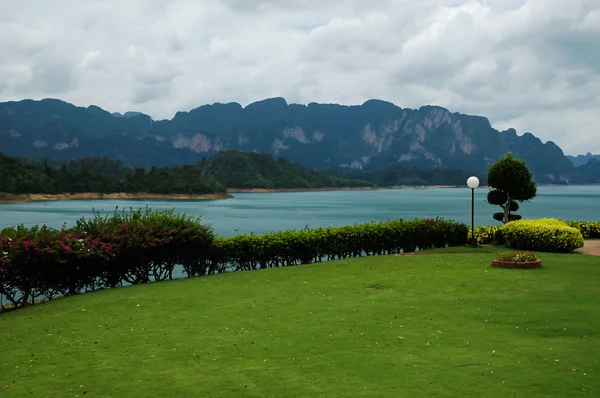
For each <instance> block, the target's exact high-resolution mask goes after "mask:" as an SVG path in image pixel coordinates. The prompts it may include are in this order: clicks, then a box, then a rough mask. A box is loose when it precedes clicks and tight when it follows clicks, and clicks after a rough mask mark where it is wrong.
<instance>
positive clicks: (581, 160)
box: [567, 152, 600, 167]
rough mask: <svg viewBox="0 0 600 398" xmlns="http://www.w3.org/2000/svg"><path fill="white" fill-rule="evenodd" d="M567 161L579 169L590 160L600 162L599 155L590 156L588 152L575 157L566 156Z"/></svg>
mask: <svg viewBox="0 0 600 398" xmlns="http://www.w3.org/2000/svg"><path fill="white" fill-rule="evenodd" d="M567 159H569V161H570V162H571V163H573V166H575V167H579V166H583V165H585V164H586V163H587V162H589V161H590V160H592V159H596V160H600V154H598V155H592V154H591V153H590V152H588V153H586V154H585V155H577V156H571V155H567Z"/></svg>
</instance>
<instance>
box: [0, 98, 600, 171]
mask: <svg viewBox="0 0 600 398" xmlns="http://www.w3.org/2000/svg"><path fill="white" fill-rule="evenodd" d="M225 150H240V151H246V152H259V153H266V154H271V155H273V156H276V157H284V158H286V159H289V160H292V161H295V162H298V163H299V164H301V165H303V166H305V167H308V168H311V169H321V170H325V169H338V168H340V167H341V168H345V169H348V170H362V171H368V170H374V169H380V168H383V167H389V166H394V165H407V166H416V167H429V166H437V167H452V168H461V169H465V170H473V171H486V170H487V168H488V167H489V166H490V165H491V164H492V163H493V162H494V161H495V160H496V159H497V158H498V157H499V156H501V155H502V154H504V153H506V152H509V151H510V152H512V153H514V154H515V155H517V156H519V157H521V158H523V159H524V160H525V161H526V162H527V164H528V166H529V167H530V169H531V171H532V172H533V173H534V174H535V177H536V180H537V181H538V182H540V183H590V182H598V181H600V175H597V174H596V169H597V167H586V166H587V162H586V163H584V164H579V165H578V166H579V167H576V166H575V165H574V164H573V162H572V160H570V159H569V158H567V157H566V156H565V154H564V153H563V151H562V150H561V148H560V147H558V146H557V145H556V144H555V143H554V142H552V141H548V142H546V143H543V142H542V141H541V140H540V139H539V138H537V137H535V136H534V135H533V134H530V133H525V134H523V135H518V134H517V132H516V131H515V130H514V129H508V130H506V131H498V130H496V129H494V128H492V126H491V124H490V122H489V120H488V119H486V118H485V117H481V116H472V115H465V114H460V113H452V112H450V111H448V110H447V109H445V108H441V107H438V106H423V107H421V108H419V109H406V108H400V107H398V106H396V105H394V104H392V103H389V102H385V101H380V100H369V101H367V102H365V103H364V104H362V105H355V106H343V105H337V104H317V103H310V104H308V105H300V104H288V103H287V102H286V100H285V99H283V98H270V99H266V100H263V101H258V102H255V103H252V104H249V105H247V106H246V107H242V106H241V105H240V104H238V103H226V104H223V103H216V104H213V105H204V106H200V107H198V108H196V109H192V110H191V111H189V112H183V111H182V112H177V113H176V114H175V116H174V117H173V118H172V119H170V120H153V119H152V118H151V117H150V116H148V115H145V114H143V113H140V112H126V113H125V114H123V115H122V114H120V113H110V112H108V111H106V110H103V109H101V108H99V107H97V106H93V105H92V106H89V107H87V108H85V107H77V106H75V105H73V104H70V103H67V102H64V101H61V100H58V99H44V100H40V101H34V100H22V101H13V102H4V103H0V151H2V152H4V153H6V154H8V155H12V156H24V157H29V158H43V157H51V158H53V159H64V160H68V159H74V158H80V157H86V156H106V157H109V158H113V159H120V160H122V161H123V162H125V163H127V164H132V165H135V166H138V167H150V166H159V167H161V166H173V165H180V164H186V163H195V162H197V161H199V160H200V159H202V158H204V157H206V156H209V155H213V154H216V153H219V152H220V151H225ZM590 160H591V159H590Z"/></svg>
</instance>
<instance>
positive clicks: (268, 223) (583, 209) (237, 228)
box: [0, 185, 600, 236]
mask: <svg viewBox="0 0 600 398" xmlns="http://www.w3.org/2000/svg"><path fill="white" fill-rule="evenodd" d="M486 194H487V189H483V188H480V189H477V190H475V224H476V225H497V224H498V222H496V221H494V220H493V219H492V213H494V212H496V211H499V209H500V208H499V207H497V206H491V205H489V204H487V203H486V202H485V196H486ZM117 205H118V206H119V208H123V207H129V206H132V207H134V208H136V209H137V208H140V207H142V208H143V207H145V206H146V205H148V206H149V207H151V208H152V209H155V210H159V209H170V208H175V210H176V211H177V212H183V213H187V214H190V215H192V214H193V215H200V214H202V215H203V220H204V221H205V222H207V223H210V224H212V226H213V227H214V229H215V233H217V234H218V235H221V236H231V235H235V234H237V233H244V232H255V233H265V232H270V231H281V230H286V229H302V228H305V227H308V228H315V227H320V226H337V225H348V224H354V223H363V222H368V221H373V220H376V221H379V220H387V219H398V218H404V219H412V218H415V217H432V218H433V217H436V216H440V217H445V218H450V219H453V220H457V221H462V222H465V223H467V224H469V225H470V223H471V191H470V190H469V189H468V188H437V189H436V188H432V189H394V190H392V189H390V190H379V191H334V192H297V193H296V192H294V193H288V192H286V193H243V194H242V193H240V194H235V198H234V199H227V200H216V201H180V200H171V201H169V200H76V201H48V202H30V203H16V204H0V228H3V227H6V226H10V225H16V224H25V225H27V226H31V225H35V224H47V225H48V226H52V227H60V226H61V225H62V224H63V223H64V222H66V223H67V225H73V224H74V222H75V221H76V220H77V219H78V218H80V217H82V216H85V217H91V216H92V209H94V208H95V209H96V210H99V211H101V212H103V213H108V212H112V211H114V209H115V206H117ZM599 209H600V186H599V185H593V186H568V187H539V188H538V196H537V197H536V198H535V199H534V200H533V201H531V202H529V203H524V204H522V205H521V209H520V210H519V214H521V215H522V216H523V217H524V218H541V217H555V218H562V219H568V220H588V221H600V212H599Z"/></svg>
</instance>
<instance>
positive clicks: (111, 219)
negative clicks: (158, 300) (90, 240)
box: [74, 208, 214, 287]
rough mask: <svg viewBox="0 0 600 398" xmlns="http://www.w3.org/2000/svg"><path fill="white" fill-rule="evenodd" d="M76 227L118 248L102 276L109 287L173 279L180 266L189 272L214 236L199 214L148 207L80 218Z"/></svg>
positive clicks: (77, 229) (81, 231)
mask: <svg viewBox="0 0 600 398" xmlns="http://www.w3.org/2000/svg"><path fill="white" fill-rule="evenodd" d="M74 230H76V231H78V232H80V233H85V234H87V235H89V236H94V237H95V238H96V239H99V240H100V241H102V242H105V243H108V244H110V245H112V247H113V248H114V255H115V258H114V260H113V261H111V262H110V263H109V264H108V265H107V268H106V269H105V270H104V272H103V273H102V276H101V278H102V281H103V283H104V285H105V286H106V287H114V286H116V285H118V284H120V283H121V282H122V281H125V282H128V283H131V284H140V283H148V282H150V281H151V280H165V279H172V278H173V270H174V268H175V266H176V265H178V264H180V265H182V266H183V268H184V270H186V271H188V270H190V269H191V268H192V267H191V264H195V263H196V262H197V261H199V260H198V258H201V257H205V256H206V255H207V252H208V250H209V248H210V246H211V244H212V241H213V238H214V235H213V231H212V229H211V228H209V227H207V226H205V225H202V224H201V223H200V218H199V217H198V218H193V217H189V216H186V215H183V214H176V213H175V212H174V211H173V210H168V211H163V212H155V211H152V210H150V209H148V208H146V209H145V211H142V210H141V209H140V210H135V211H134V210H133V209H130V210H129V211H122V212H120V213H119V212H117V211H115V213H114V214H112V215H110V216H105V217H102V216H100V215H99V214H98V213H96V214H95V217H94V218H93V219H91V220H85V219H83V218H82V219H81V220H79V221H78V222H77V225H76V226H75V228H74ZM188 275H189V272H188Z"/></svg>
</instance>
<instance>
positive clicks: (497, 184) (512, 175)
mask: <svg viewBox="0 0 600 398" xmlns="http://www.w3.org/2000/svg"><path fill="white" fill-rule="evenodd" d="M487 180H488V185H489V186H490V187H492V190H491V191H490V192H489V193H488V195H487V201H488V203H490V204H492V205H495V206H500V207H501V208H502V210H503V211H502V213H501V214H502V218H501V220H499V216H498V214H499V213H495V214H494V219H495V220H498V221H502V222H503V223H505V224H506V223H508V222H510V221H513V220H516V219H518V218H515V217H514V216H515V215H513V214H512V212H514V211H517V210H518V209H519V205H518V204H517V203H515V202H527V201H530V200H531V199H533V198H534V197H535V196H536V194H537V185H536V184H535V181H534V180H533V175H532V174H531V172H530V171H529V169H528V168H527V165H526V164H525V162H524V161H523V160H521V159H517V158H515V157H514V156H513V155H512V154H511V153H510V152H509V153H507V154H505V155H504V156H503V157H501V158H500V159H498V160H497V161H496V162H495V163H494V164H493V165H492V166H491V167H490V168H489V170H488V173H487Z"/></svg>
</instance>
